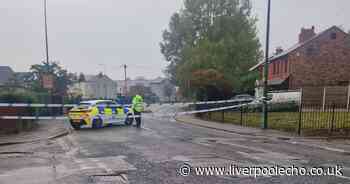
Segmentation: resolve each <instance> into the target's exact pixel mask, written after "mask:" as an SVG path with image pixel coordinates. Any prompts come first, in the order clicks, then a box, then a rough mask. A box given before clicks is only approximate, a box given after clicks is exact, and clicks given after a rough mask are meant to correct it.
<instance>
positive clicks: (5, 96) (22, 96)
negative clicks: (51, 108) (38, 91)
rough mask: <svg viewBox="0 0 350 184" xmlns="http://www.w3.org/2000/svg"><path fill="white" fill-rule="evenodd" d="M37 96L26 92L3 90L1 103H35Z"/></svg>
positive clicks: (0, 97) (0, 95) (0, 94)
mask: <svg viewBox="0 0 350 184" xmlns="http://www.w3.org/2000/svg"><path fill="white" fill-rule="evenodd" d="M36 101H37V99H36V97H35V96H34V95H33V94H31V93H25V92H1V93H0V103H34V102H36Z"/></svg>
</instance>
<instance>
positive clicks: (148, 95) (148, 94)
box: [129, 84, 159, 103]
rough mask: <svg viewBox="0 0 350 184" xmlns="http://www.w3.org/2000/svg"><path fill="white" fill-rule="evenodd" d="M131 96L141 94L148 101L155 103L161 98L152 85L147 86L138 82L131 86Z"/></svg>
mask: <svg viewBox="0 0 350 184" xmlns="http://www.w3.org/2000/svg"><path fill="white" fill-rule="evenodd" d="M129 95H130V96H135V95H141V96H142V97H143V99H144V101H145V102H146V103H155V102H157V101H159V98H158V97H157V95H156V94H154V93H153V92H152V90H151V88H150V87H146V86H144V85H142V84H137V85H134V86H131V87H130V92H129Z"/></svg>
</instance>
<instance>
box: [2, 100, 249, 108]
mask: <svg viewBox="0 0 350 184" xmlns="http://www.w3.org/2000/svg"><path fill="white" fill-rule="evenodd" d="M245 101H246V100H244V99H233V100H219V101H200V102H176V103H164V104H162V105H166V104H171V105H177V104H179V105H202V104H222V103H231V102H245ZM77 105H78V104H34V103H33V104H32V103H0V107H76V106H77ZM131 105H132V104H124V105H99V106H100V107H121V106H131Z"/></svg>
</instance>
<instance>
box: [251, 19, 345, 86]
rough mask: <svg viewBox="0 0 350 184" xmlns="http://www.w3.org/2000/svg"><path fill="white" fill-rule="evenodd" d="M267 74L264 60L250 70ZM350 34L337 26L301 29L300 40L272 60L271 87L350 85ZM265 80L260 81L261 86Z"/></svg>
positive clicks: (281, 50) (270, 61)
mask: <svg viewBox="0 0 350 184" xmlns="http://www.w3.org/2000/svg"><path fill="white" fill-rule="evenodd" d="M250 70H251V71H253V70H259V71H260V73H261V76H262V75H263V62H260V63H258V64H257V65H255V66H254V67H252V68H251V69H250ZM349 81H350V35H348V34H347V33H345V32H344V31H342V30H341V29H340V28H338V27H337V26H332V27H330V28H328V29H327V30H325V31H323V32H321V33H319V34H316V33H315V28H314V27H313V26H312V28H310V29H305V28H302V29H301V33H300V34H299V42H298V43H297V44H295V45H294V46H293V47H291V48H289V49H287V50H285V51H283V49H281V48H278V49H276V52H275V54H274V55H273V56H272V57H270V59H269V73H268V85H269V89H270V90H295V89H300V88H302V87H306V86H326V85H327V86H332V85H349ZM261 85H262V81H257V87H259V86H261Z"/></svg>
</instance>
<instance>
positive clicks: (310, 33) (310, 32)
mask: <svg viewBox="0 0 350 184" xmlns="http://www.w3.org/2000/svg"><path fill="white" fill-rule="evenodd" d="M315 35H316V33H315V26H312V27H311V28H310V29H307V28H301V32H300V34H299V43H303V42H305V41H307V40H309V39H310V38H312V37H314V36H315Z"/></svg>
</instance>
